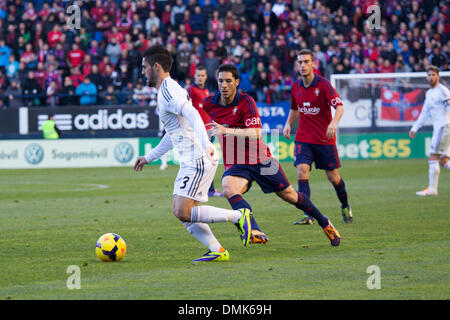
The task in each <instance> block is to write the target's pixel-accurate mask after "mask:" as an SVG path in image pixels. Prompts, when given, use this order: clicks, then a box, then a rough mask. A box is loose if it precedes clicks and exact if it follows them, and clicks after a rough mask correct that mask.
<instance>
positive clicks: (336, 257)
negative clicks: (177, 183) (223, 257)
mask: <svg viewBox="0 0 450 320" xmlns="http://www.w3.org/2000/svg"><path fill="white" fill-rule="evenodd" d="M282 165H283V168H284V170H285V172H286V175H287V177H288V178H289V180H290V181H291V183H292V184H293V186H294V187H295V189H297V179H296V172H295V168H294V167H293V166H292V164H291V163H283V164H282ZM177 170H178V167H177V166H171V167H170V168H169V169H167V170H166V171H160V170H159V168H158V166H146V167H145V168H144V171H143V172H141V173H135V172H134V171H133V170H132V168H96V169H37V170H0V235H1V236H0V252H1V259H0V270H1V271H2V276H1V277H0V299H163V300H165V299H175V300H178V299H180V300H181V299H187V300H189V299H206V300H209V299H220V300H222V299H223V300H231V299H232V300H241V299H242V300H243V299H263V300H265V299H275V300H278V299H283V300H309V299H318V300H322V299H370V300H374V299H449V298H450V294H449V293H450V277H449V271H450V266H449V261H450V259H449V250H448V248H449V247H450V246H449V244H450V242H449V232H448V231H449V217H448V214H449V211H450V210H449V208H450V172H448V171H446V170H444V169H441V176H440V183H439V196H438V197H427V198H422V197H418V196H416V195H415V192H416V191H417V190H421V189H422V188H424V187H426V185H427V182H428V164H427V161H426V160H425V159H422V160H384V161H344V162H343V167H342V168H341V170H340V173H341V176H342V177H343V178H344V180H345V182H346V186H347V190H348V193H349V200H350V204H351V205H352V210H353V214H354V222H353V224H349V225H344V224H343V223H342V221H341V216H340V207H339V203H338V200H337V197H336V194H335V191H334V189H333V188H332V186H331V185H330V184H329V182H328V181H327V180H326V177H325V175H324V173H323V172H322V171H319V170H313V171H312V175H311V180H310V181H311V192H312V197H311V198H312V200H313V201H314V203H315V204H316V206H317V207H319V209H320V210H321V211H322V212H323V213H324V214H326V215H327V216H328V217H329V218H330V219H331V220H332V221H333V223H334V225H335V226H336V228H337V229H338V230H339V231H340V233H341V235H342V237H343V240H342V242H341V245H340V246H339V247H337V248H334V247H331V246H330V244H329V241H328V240H327V238H326V236H325V234H324V233H323V232H322V230H321V229H320V227H319V226H318V225H317V224H314V225H312V226H295V225H293V222H294V221H296V220H298V218H299V217H300V216H301V214H300V212H299V211H298V210H297V209H296V208H295V207H294V206H290V205H288V204H287V203H284V202H283V201H282V200H281V199H279V198H278V197H277V196H276V195H275V194H263V193H262V192H261V190H260V189H259V187H258V186H257V185H256V184H255V185H253V187H252V189H251V190H250V191H249V192H248V193H247V194H246V195H245V198H246V199H247V200H248V202H249V203H250V204H251V205H252V207H253V210H254V214H255V217H256V219H257V221H258V223H259V225H260V227H261V228H262V229H263V230H264V231H265V232H266V234H267V235H268V236H269V237H270V242H269V244H268V245H267V246H260V245H253V246H250V247H246V248H244V247H243V246H242V244H241V242H240V240H239V235H238V232H237V229H236V227H235V226H233V225H232V224H230V223H219V224H213V225H212V226H211V227H212V229H213V232H214V233H215V235H216V237H217V238H218V239H219V241H220V242H221V243H222V245H223V246H224V247H225V248H227V249H228V251H229V252H230V261H229V262H227V263H204V264H192V263H191V259H195V258H198V257H200V256H201V255H202V254H204V253H205V252H206V251H207V249H206V248H205V247H203V245H202V244H201V243H200V242H199V241H197V240H196V239H195V238H194V237H192V236H191V235H190V234H189V233H188V232H187V231H186V229H185V228H184V227H183V225H182V223H181V222H179V221H178V220H177V219H176V218H175V217H174V216H173V214H172V213H171V207H172V190H173V180H174V178H175V176H176V173H177ZM222 173H223V167H220V168H219V170H218V172H217V174H216V179H215V181H216V185H217V186H220V185H219V184H220V177H221V175H222ZM209 204H210V205H214V206H218V207H224V208H229V207H230V206H229V204H228V202H227V201H226V200H225V199H223V198H213V199H210V201H209ZM107 232H115V233H118V234H120V235H121V236H122V237H123V238H124V239H125V241H126V243H127V254H126V256H125V257H124V259H123V260H122V261H120V262H118V263H104V262H101V261H99V260H98V259H97V257H96V256H95V243H96V240H97V238H98V237H99V236H100V235H102V234H104V233H107ZM70 265H75V266H78V267H79V268H80V279H81V282H80V289H73V290H69V289H68V288H67V285H66V282H67V279H68V278H69V277H70V276H71V274H68V273H67V268H68V267H69V266H70ZM373 265H375V266H378V267H379V270H380V285H381V288H380V289H369V288H368V286H367V282H368V279H369V277H371V276H372V274H371V273H368V272H367V269H368V267H369V266H373ZM369 280H370V279H369ZM369 282H370V281H369ZM243 288H245V289H243Z"/></svg>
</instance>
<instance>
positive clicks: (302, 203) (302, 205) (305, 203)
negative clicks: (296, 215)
mask: <svg viewBox="0 0 450 320" xmlns="http://www.w3.org/2000/svg"><path fill="white" fill-rule="evenodd" d="M295 206H296V207H297V208H298V209H300V210H303V211H305V212H306V213H307V214H308V215H309V216H311V217H313V218H315V219H316V220H317V222H318V223H319V225H320V226H321V227H322V228H325V227H326V226H327V225H328V217H327V216H325V215H323V214H322V212H320V210H319V209H317V208H316V206H315V205H314V203H312V201H311V199H310V198H309V197H308V196H307V195H306V194H304V193H301V192H298V200H297V203H296V204H295Z"/></svg>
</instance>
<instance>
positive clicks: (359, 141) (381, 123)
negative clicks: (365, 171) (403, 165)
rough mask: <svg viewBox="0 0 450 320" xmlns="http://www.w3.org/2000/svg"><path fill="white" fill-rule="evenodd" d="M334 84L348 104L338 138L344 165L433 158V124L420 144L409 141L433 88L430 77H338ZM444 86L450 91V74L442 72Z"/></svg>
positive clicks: (425, 129) (420, 136) (415, 74)
mask: <svg viewBox="0 0 450 320" xmlns="http://www.w3.org/2000/svg"><path fill="white" fill-rule="evenodd" d="M330 80H331V83H332V84H333V86H334V87H335V88H336V90H337V92H338V93H339V95H340V97H341V99H342V101H343V104H344V115H343V116H342V118H341V120H340V122H339V131H338V135H337V148H338V153H339V157H340V158H341V159H374V160H375V159H389V158H398V159H401V158H425V157H427V156H428V155H429V149H430V143H431V132H432V126H431V125H432V124H431V120H430V119H428V120H427V121H426V122H425V124H424V126H423V127H422V128H421V130H420V131H419V133H418V134H417V135H416V138H415V139H410V138H409V136H408V131H409V130H410V128H411V126H412V125H413V123H414V122H415V121H416V120H417V118H418V117H419V115H420V112H421V111H422V106H423V103H424V100H425V93H426V91H427V90H428V89H429V88H430V86H429V85H428V83H427V80H426V72H411V73H377V74H339V75H336V74H335V75H332V76H331V79H330ZM440 82H441V83H442V84H444V85H445V86H447V87H450V72H448V71H447V72H440Z"/></svg>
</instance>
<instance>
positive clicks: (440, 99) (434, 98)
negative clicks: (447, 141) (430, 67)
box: [412, 83, 450, 132]
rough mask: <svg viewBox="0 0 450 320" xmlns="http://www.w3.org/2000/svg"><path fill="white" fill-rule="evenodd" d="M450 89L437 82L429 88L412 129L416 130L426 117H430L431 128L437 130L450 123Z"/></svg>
mask: <svg viewBox="0 0 450 320" xmlns="http://www.w3.org/2000/svg"><path fill="white" fill-rule="evenodd" d="M449 100H450V90H449V89H448V88H446V87H445V86H444V85H443V84H441V83H439V84H438V85H437V86H436V87H434V88H431V89H429V90H428V91H427V93H426V95H425V102H424V104H423V108H422V112H421V113H420V115H419V118H417V120H416V122H415V123H414V125H413V127H412V130H413V131H415V132H417V131H418V130H419V129H420V128H421V127H422V126H423V124H424V123H425V121H426V120H427V118H429V117H431V121H432V123H433V130H434V131H436V130H439V129H440V128H442V127H445V126H447V125H449V124H450V106H449V104H448V103H449Z"/></svg>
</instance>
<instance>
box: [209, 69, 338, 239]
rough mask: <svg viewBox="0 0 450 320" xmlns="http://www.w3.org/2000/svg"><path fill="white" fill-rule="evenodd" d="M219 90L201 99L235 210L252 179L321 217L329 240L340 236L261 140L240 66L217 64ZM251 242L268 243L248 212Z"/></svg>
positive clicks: (244, 203) (226, 191)
mask: <svg viewBox="0 0 450 320" xmlns="http://www.w3.org/2000/svg"><path fill="white" fill-rule="evenodd" d="M216 74H217V84H218V88H219V91H218V92H217V94H216V95H214V96H210V97H208V98H206V99H205V100H204V101H203V109H204V110H205V111H206V112H207V113H208V115H209V116H210V117H211V119H212V121H213V122H212V123H211V125H212V126H213V132H214V134H215V135H216V136H218V138H219V142H220V144H221V147H222V152H223V159H224V165H225V172H224V174H223V178H222V189H223V192H224V195H225V197H226V198H227V199H228V201H229V203H230V205H231V207H232V208H233V209H235V210H238V209H241V208H245V209H250V210H251V211H252V208H251V206H250V205H249V203H248V202H247V201H245V200H244V198H243V197H242V195H243V194H244V193H245V192H247V191H248V190H249V189H250V187H251V185H252V182H253V181H255V182H256V183H257V184H258V185H259V186H260V187H261V189H262V191H263V192H264V193H272V192H275V193H276V195H277V196H279V197H280V198H281V199H283V200H284V201H286V202H288V203H290V204H292V205H294V206H296V207H297V208H298V209H300V210H304V211H306V212H308V214H310V215H311V216H313V217H314V218H315V219H317V221H318V222H319V224H320V226H321V227H322V228H323V230H324V232H325V234H326V235H327V237H328V239H329V240H330V242H331V245H332V246H338V245H339V243H340V240H341V237H340V235H339V233H338V231H337V230H336V229H335V228H334V227H333V225H332V223H331V222H330V221H329V219H328V218H327V217H326V216H324V215H323V214H322V213H321V212H320V211H319V209H317V208H316V207H315V206H314V204H313V203H312V202H311V200H310V199H309V197H308V196H307V195H306V194H303V193H301V192H297V191H295V190H294V188H293V187H292V186H291V184H290V183H289V181H288V180H287V178H286V176H285V174H284V172H283V169H282V168H281V166H280V164H279V162H278V161H277V160H276V159H275V158H273V157H272V156H271V153H270V150H269V148H268V147H267V145H266V144H265V143H264V142H263V141H262V136H261V119H260V117H259V113H258V109H257V107H256V103H255V101H254V100H253V98H252V97H250V96H249V95H247V94H245V93H243V92H240V93H238V92H237V87H238V85H239V71H238V69H237V68H236V67H235V66H234V65H231V64H223V65H221V66H220V67H219V68H218V69H217V73H216ZM251 229H252V237H251V241H252V242H253V243H267V241H268V240H269V239H268V237H267V236H266V235H265V234H264V233H263V232H262V231H261V229H260V228H259V226H258V225H257V223H256V221H255V219H254V217H253V214H251Z"/></svg>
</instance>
